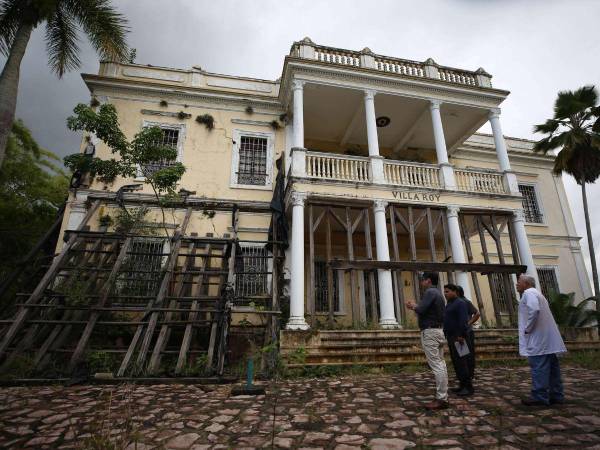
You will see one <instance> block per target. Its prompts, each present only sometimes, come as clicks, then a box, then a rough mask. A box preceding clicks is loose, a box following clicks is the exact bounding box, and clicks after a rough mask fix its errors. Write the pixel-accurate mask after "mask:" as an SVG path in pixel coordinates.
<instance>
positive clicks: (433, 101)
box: [429, 99, 442, 109]
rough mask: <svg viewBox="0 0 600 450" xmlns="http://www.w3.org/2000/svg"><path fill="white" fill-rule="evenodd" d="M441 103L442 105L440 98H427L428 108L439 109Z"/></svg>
mask: <svg viewBox="0 0 600 450" xmlns="http://www.w3.org/2000/svg"><path fill="white" fill-rule="evenodd" d="M441 105H442V101H441V100H437V99H430V100H429V109H440V106H441Z"/></svg>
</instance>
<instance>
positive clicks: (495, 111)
mask: <svg viewBox="0 0 600 450" xmlns="http://www.w3.org/2000/svg"><path fill="white" fill-rule="evenodd" d="M488 118H489V119H490V120H491V119H499V118H500V108H492V109H490V112H489V113H488Z"/></svg>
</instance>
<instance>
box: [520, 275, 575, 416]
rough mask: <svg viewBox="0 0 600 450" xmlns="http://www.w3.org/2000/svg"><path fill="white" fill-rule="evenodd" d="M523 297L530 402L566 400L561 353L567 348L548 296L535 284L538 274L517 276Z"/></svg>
mask: <svg viewBox="0 0 600 450" xmlns="http://www.w3.org/2000/svg"><path fill="white" fill-rule="evenodd" d="M517 291H519V294H521V300H520V301H519V353H520V355H521V356H526V357H527V359H528V360H529V366H530V367H531V382H532V389H531V397H530V398H524V399H522V400H521V402H522V403H523V404H524V405H526V406H543V405H551V404H555V403H563V402H564V392H563V385H562V380H561V378H560V365H559V362H558V357H557V354H558V353H565V352H566V351H567V349H566V348H565V344H564V342H563V340H562V337H561V335H560V331H559V330H558V326H557V325H556V322H555V321H554V317H553V316H552V312H551V311H550V306H549V305H548V300H546V298H545V297H544V296H543V295H542V294H541V293H540V292H539V291H538V290H537V289H536V288H535V278H533V277H530V276H529V275H521V276H520V277H519V279H518V280H517Z"/></svg>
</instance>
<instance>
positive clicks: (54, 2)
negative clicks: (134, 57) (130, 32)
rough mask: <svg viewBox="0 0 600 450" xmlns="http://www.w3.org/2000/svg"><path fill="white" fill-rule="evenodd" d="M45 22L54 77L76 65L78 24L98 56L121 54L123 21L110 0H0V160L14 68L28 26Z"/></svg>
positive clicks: (14, 87)
mask: <svg viewBox="0 0 600 450" xmlns="http://www.w3.org/2000/svg"><path fill="white" fill-rule="evenodd" d="M43 23H45V24H46V33H45V40H46V50H47V52H48V61H49V64H50V67H51V69H52V71H53V72H55V73H56V74H57V75H58V76H59V77H62V76H63V74H64V73H65V72H67V71H69V70H72V69H76V68H77V67H79V64H80V60H79V56H78V53H79V45H78V41H79V37H78V35H79V30H80V29H81V30H82V31H83V32H84V34H85V35H86V36H87V37H88V39H89V41H90V42H91V44H92V45H93V46H94V48H95V49H96V51H97V52H98V54H99V55H100V57H101V58H103V59H108V60H118V61H122V60H126V59H127V57H128V47H127V44H126V41H125V34H126V32H127V21H126V20H125V18H124V17H123V16H122V15H121V14H119V13H117V12H116V10H115V9H114V8H113V7H112V6H111V2H110V0H2V1H0V52H2V54H3V55H5V56H6V57H7V60H6V64H5V65H4V69H3V70H2V74H1V75H0V166H1V165H2V161H3V160H4V155H5V151H6V142H7V139H8V135H9V134H10V130H11V127H12V123H13V121H14V118H15V108H16V105H17V91H18V89H19V71H20V67H21V61H22V59H23V56H24V55H25V50H26V49H27V45H28V43H29V38H30V37H31V32H32V31H33V30H34V29H35V28H37V27H38V26H40V25H41V24H43Z"/></svg>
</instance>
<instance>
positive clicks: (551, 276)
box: [536, 267, 560, 298]
mask: <svg viewBox="0 0 600 450" xmlns="http://www.w3.org/2000/svg"><path fill="white" fill-rule="evenodd" d="M536 269H537V274H538V279H539V280H540V291H542V294H544V297H546V298H548V296H549V295H550V294H551V293H552V292H560V291H559V287H558V277H557V276H556V270H555V269H554V267H537V268H536Z"/></svg>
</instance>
